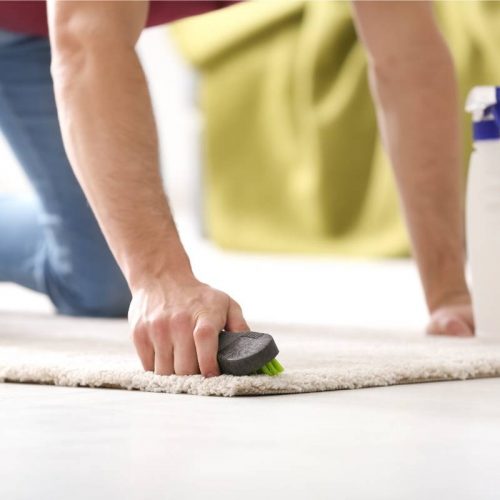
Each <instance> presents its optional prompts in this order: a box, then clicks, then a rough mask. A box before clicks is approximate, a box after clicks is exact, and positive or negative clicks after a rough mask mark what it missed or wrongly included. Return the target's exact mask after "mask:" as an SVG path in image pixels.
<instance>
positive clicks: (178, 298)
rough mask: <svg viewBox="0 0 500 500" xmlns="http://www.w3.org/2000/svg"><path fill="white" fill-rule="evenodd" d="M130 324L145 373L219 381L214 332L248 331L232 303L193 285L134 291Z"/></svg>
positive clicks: (160, 284) (193, 282)
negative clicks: (198, 376) (216, 378)
mask: <svg viewBox="0 0 500 500" xmlns="http://www.w3.org/2000/svg"><path fill="white" fill-rule="evenodd" d="M129 321H130V324H131V326H132V331H133V334H132V336H133V340H134V345H135V347H136V350H137V353H138V354H139V357H140V358H141V361H142V364H143V367H144V369H145V370H147V371H154V372H155V373H156V374H158V375H171V374H173V373H175V374H177V375H191V374H195V373H202V374H203V375H204V376H206V377H211V376H216V375H219V366H218V363H217V347H218V337H219V332H220V331H221V330H223V329H225V330H226V331H247V330H249V329H250V328H249V327H248V325H247V323H246V322H245V320H244V318H243V314H242V312H241V308H240V306H239V305H238V304H237V303H236V302H235V301H234V300H233V299H232V298H231V297H229V296H228V295H227V294H225V293H223V292H221V291H219V290H215V289H213V288H211V287H209V286H208V285H206V284H204V283H200V282H199V281H196V280H194V279H193V280H190V281H188V282H182V283H175V282H169V281H157V282H151V283H148V284H147V286H145V287H144V288H143V289H140V290H137V291H136V293H135V294H134V298H133V300H132V304H131V306H130V311H129Z"/></svg>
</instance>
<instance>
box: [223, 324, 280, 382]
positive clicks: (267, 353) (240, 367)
mask: <svg viewBox="0 0 500 500" xmlns="http://www.w3.org/2000/svg"><path fill="white" fill-rule="evenodd" d="M278 352H279V350H278V346H277V345H276V342H275V341H274V339H273V337H272V336H271V335H269V334H268V333H261V332H234V333H233V332H225V331H223V332H220V334H219V349H218V352H217V361H218V362H219V367H220V370H221V373H226V374H229V375H250V374H251V373H255V372H256V371H257V370H259V369H260V368H262V367H263V366H264V365H265V364H266V363H268V362H269V361H272V360H273V359H274V358H275V357H276V356H277V354H278Z"/></svg>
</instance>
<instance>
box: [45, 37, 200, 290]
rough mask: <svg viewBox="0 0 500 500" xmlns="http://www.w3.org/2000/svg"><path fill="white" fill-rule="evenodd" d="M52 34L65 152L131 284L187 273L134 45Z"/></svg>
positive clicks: (186, 261) (149, 104)
mask: <svg viewBox="0 0 500 500" xmlns="http://www.w3.org/2000/svg"><path fill="white" fill-rule="evenodd" d="M79 36H80V35H79V34H76V35H72V34H71V33H70V32H65V33H63V34H62V35H61V34H56V35H54V36H53V63H52V72H53V78H54V86H55V92H56V99H57V103H58V110H59V116H60V123H61V130H62V133H63V138H64V143H65V147H66V151H67V153H68V156H69V158H70V161H71V164H72V166H73V168H74V170H75V173H76V175H77V176H78V179H79V181H80V183H81V185H82V187H83V189H84V191H85V194H86V196H87V198H88V200H89V202H90V204H91V206H92V208H93V210H94V213H95V214H96V217H97V219H98V221H99V224H100V226H101V228H102V230H103V232H104V234H105V236H106V239H107V240H108V243H109V245H110V247H111V250H112V252H113V254H114V255H115V258H116V259H117V261H118V263H119V265H120V267H121V268H122V270H123V272H124V273H125V276H126V278H127V280H128V282H129V284H130V286H131V287H132V288H133V287H136V286H140V283H141V281H142V280H143V279H148V278H151V277H153V276H155V275H166V274H169V273H171V274H182V273H186V274H189V273H190V272H191V270H190V265H189V260H188V258H187V255H186V254H185V252H184V250H183V248H182V245H181V243H180V240H179V237H178V235H177V231H176V228H175V225H174V222H173V220H172V217H171V215H170V210H169V207H168V203H167V199H166V196H165V194H164V191H163V186H162V182H161V177H160V172H159V162H158V144H157V134H156V127H155V123H154V118H153V112H152V108H151V102H150V97H149V93H148V88H147V84H146V80H145V77H144V74H143V71H142V68H141V65H140V62H139V60H138V57H137V55H136V52H135V50H134V44H133V43H130V44H124V43H120V41H119V40H117V41H115V40H113V39H112V38H110V39H109V40H108V39H106V38H102V39H101V40H100V41H99V43H92V41H91V40H90V43H87V42H88V40H81V39H79V38H78V37H79Z"/></svg>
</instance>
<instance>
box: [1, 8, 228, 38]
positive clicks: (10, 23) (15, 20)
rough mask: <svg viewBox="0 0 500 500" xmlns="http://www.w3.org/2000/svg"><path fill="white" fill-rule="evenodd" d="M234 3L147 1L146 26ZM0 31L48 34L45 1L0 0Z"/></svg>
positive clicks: (202, 12)
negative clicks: (13, 0)
mask: <svg viewBox="0 0 500 500" xmlns="http://www.w3.org/2000/svg"><path fill="white" fill-rule="evenodd" d="M237 1H238V0H230V1H221V0H206V1H203V0H202V1H191V0H185V1H182V0H180V1H151V2H149V15H148V20H147V23H146V26H156V25H158V24H165V23H169V22H172V21H176V20H178V19H182V18H183V17H188V16H195V15H197V14H204V13H205V12H209V11H211V10H215V9H220V8H221V7H225V6H227V5H231V4H233V3H237ZM0 29H5V30H8V31H14V32H19V33H26V34H30V35H48V26H47V13H46V5H45V1H38V2H36V1H24V2H20V1H17V2H11V1H8V2H4V1H1V0H0Z"/></svg>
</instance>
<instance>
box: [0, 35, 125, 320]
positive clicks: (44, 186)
mask: <svg viewBox="0 0 500 500" xmlns="http://www.w3.org/2000/svg"><path fill="white" fill-rule="evenodd" d="M0 129H1V130H2V132H3V134H4V135H5V137H6V138H7V140H8V142H9V144H10V146H11V147H12V149H13V151H14V153H15V154H16V157H17V158H18V160H19V163H20V164H21V165H22V167H23V169H24V171H25V173H26V174H27V176H28V178H29V180H30V182H31V185H32V186H33V191H34V193H33V195H27V196H23V197H21V196H14V195H6V194H0V281H10V282H14V283H18V284H19V285H22V286H25V287H28V288H31V289H32V290H36V291H38V292H42V293H44V294H46V295H48V297H49V298H50V299H51V301H52V302H53V304H54V305H55V307H56V309H57V311H58V312H60V313H62V314H69V315H79V316H125V315H126V314H127V309H128V306H129V303H130V291H129V289H128V286H127V284H126V281H125V279H124V277H123V275H122V273H121V271H120V269H119V268H118V266H117V264H116V262H115V260H114V258H113V256H112V255H111V252H110V250H109V248H108V246H107V244H106V241H105V240H104V237H103V235H102V233H101V231H100V229H99V227H98V225H97V222H96V219H95V217H94V215H93V213H92V211H91V210H90V208H89V205H88V203H87V201H86V199H85V196H84V194H83V192H82V190H81V188H80V186H79V184H78V182H77V180H76V178H75V176H74V174H73V171H72V170H71V166H70V164H69V162H68V159H67V157H66V153H65V151H64V147H63V143H62V139H61V132H60V129H59V122H58V119H57V112H56V104H55V100H54V92H53V85H52V79H51V76H50V44H49V41H48V39H47V38H46V37H35V36H28V35H22V34H14V33H10V32H7V31H2V30H0ZM0 168H1V165H0Z"/></svg>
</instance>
